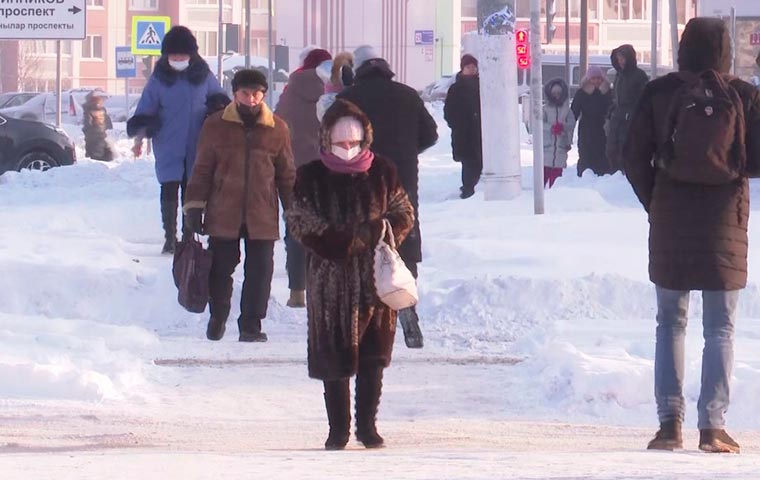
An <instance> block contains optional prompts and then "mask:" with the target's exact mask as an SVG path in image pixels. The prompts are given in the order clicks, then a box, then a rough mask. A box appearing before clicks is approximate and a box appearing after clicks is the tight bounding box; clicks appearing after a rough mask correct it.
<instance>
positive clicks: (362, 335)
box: [286, 99, 414, 450]
mask: <svg viewBox="0 0 760 480" xmlns="http://www.w3.org/2000/svg"><path fill="white" fill-rule="evenodd" d="M372 138H373V128H372V125H371V124H370V121H369V118H368V117H367V116H366V115H365V114H364V113H363V112H362V111H361V110H360V109H359V108H358V107H356V105H354V104H352V103H350V102H347V101H346V100H341V99H338V100H336V101H335V103H333V105H332V106H331V107H330V108H329V109H328V110H327V112H325V115H324V118H323V120H322V126H321V130H320V143H321V146H322V149H321V153H320V155H319V157H318V158H317V159H316V160H317V161H314V162H310V163H307V164H305V165H303V166H301V167H300V168H299V169H298V172H297V178H296V183H295V190H294V192H295V195H294V197H295V199H294V202H293V207H292V208H290V209H289V210H288V211H287V212H286V218H287V223H288V228H289V229H290V231H291V233H292V234H293V236H294V237H295V238H296V239H297V240H298V241H300V242H301V243H303V245H304V246H305V247H306V248H307V249H308V251H309V256H308V258H309V268H307V275H308V278H309V280H308V282H307V283H308V285H309V288H308V289H307V290H306V295H307V297H308V305H309V309H308V312H307V313H308V320H309V321H308V327H309V328H308V366H309V376H310V377H312V378H316V379H319V380H322V381H323V382H324V389H325V391H324V397H325V407H326V409H327V419H328V421H329V424H330V434H329V436H328V438H327V441H326V442H325V449H327V450H342V449H344V448H345V446H346V444H347V443H348V439H349V435H350V426H351V408H350V407H351V395H350V390H349V380H350V378H351V377H352V376H353V375H356V417H355V420H356V438H357V440H359V441H360V442H362V443H363V444H364V446H365V447H366V448H378V447H382V446H383V444H384V440H383V437H381V436H380V435H378V433H377V428H376V425H375V417H376V415H377V408H378V405H379V403H380V395H381V392H382V387H383V370H384V369H385V368H386V367H388V366H389V364H390V361H391V354H392V351H393V339H394V337H395V334H396V312H395V311H394V310H393V309H391V308H390V307H389V306H387V305H385V304H384V303H383V302H382V301H381V300H380V298H378V294H377V288H376V284H375V267H374V265H375V255H376V254H375V247H376V246H377V244H378V243H379V241H380V240H381V239H382V238H385V236H386V235H387V233H388V232H386V229H390V230H391V232H390V233H391V234H392V235H393V236H394V238H395V240H396V242H398V243H401V242H403V241H404V238H405V237H406V236H407V235H408V234H409V232H411V231H412V228H413V226H414V209H413V207H412V204H411V203H410V202H409V198H408V196H407V194H406V192H405V191H404V189H403V187H402V186H401V181H400V178H399V177H398V174H397V172H396V167H395V165H394V163H393V161H391V160H390V159H389V158H387V157H384V156H382V155H380V154H375V153H373V152H372V150H370V146H371V145H372Z"/></svg>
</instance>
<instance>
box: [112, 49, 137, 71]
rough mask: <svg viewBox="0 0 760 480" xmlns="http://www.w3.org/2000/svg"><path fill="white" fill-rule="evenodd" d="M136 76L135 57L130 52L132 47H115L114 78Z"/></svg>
mask: <svg viewBox="0 0 760 480" xmlns="http://www.w3.org/2000/svg"><path fill="white" fill-rule="evenodd" d="M136 76H137V57H135V56H134V54H132V47H116V78H134V77H136Z"/></svg>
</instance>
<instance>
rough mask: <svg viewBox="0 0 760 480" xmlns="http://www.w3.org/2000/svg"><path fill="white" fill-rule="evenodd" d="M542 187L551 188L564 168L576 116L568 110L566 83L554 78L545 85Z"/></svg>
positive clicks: (570, 146) (571, 142) (570, 145)
mask: <svg viewBox="0 0 760 480" xmlns="http://www.w3.org/2000/svg"><path fill="white" fill-rule="evenodd" d="M544 97H545V104H544V187H548V188H551V187H553V186H554V182H555V181H556V180H557V179H558V178H559V177H561V176H562V171H563V170H564V169H565V168H566V167H567V152H569V151H570V148H572V144H573V130H574V129H575V115H573V112H572V110H571V109H570V102H569V94H568V88H567V83H565V81H564V80H562V79H559V78H556V79H554V80H551V81H550V82H548V83H547V84H546V85H545V86H544Z"/></svg>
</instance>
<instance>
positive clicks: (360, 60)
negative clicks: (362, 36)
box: [354, 45, 381, 69]
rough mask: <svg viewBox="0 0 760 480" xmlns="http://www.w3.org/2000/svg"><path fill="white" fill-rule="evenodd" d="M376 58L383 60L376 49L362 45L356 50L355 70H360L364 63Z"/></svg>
mask: <svg viewBox="0 0 760 480" xmlns="http://www.w3.org/2000/svg"><path fill="white" fill-rule="evenodd" d="M374 58H381V57H380V55H378V54H377V52H376V51H375V48H374V47H373V46H372V45H362V46H361V47H359V48H357V49H356V50H354V69H358V68H359V67H361V66H362V65H363V64H364V62H367V61H369V60H372V59H374Z"/></svg>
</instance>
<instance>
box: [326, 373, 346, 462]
mask: <svg viewBox="0 0 760 480" xmlns="http://www.w3.org/2000/svg"><path fill="white" fill-rule="evenodd" d="M324 384H325V408H326V409H327V421H328V422H329V423H330V434H329V435H328V436H327V440H325V450H343V449H344V448H346V444H347V443H348V437H349V436H350V435H351V393H350V392H349V389H348V379H345V380H334V381H325V382H324Z"/></svg>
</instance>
